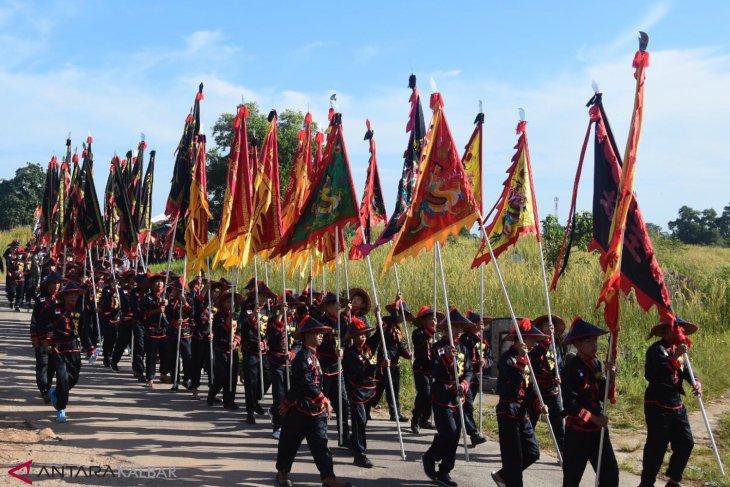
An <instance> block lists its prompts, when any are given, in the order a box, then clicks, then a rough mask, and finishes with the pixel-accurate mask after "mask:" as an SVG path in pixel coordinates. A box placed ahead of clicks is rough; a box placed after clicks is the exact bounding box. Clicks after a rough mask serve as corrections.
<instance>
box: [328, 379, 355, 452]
mask: <svg viewBox="0 0 730 487" xmlns="http://www.w3.org/2000/svg"><path fill="white" fill-rule="evenodd" d="M338 379H340V391H341V397H342V439H343V441H347V437H348V436H350V424H349V419H350V418H349V416H350V411H349V410H350V407H349V406H348V402H349V401H348V400H347V390H346V389H345V387H346V386H345V378H344V377H341V376H337V375H325V376H324V377H322V392H323V393H324V395H325V396H327V398H329V400H330V403H331V404H332V409H334V410H335V413H336V414H337V415H338V416H337V435H338V438H339V435H340V421H339V414H340V402H339V400H338V399H337V380H338Z"/></svg>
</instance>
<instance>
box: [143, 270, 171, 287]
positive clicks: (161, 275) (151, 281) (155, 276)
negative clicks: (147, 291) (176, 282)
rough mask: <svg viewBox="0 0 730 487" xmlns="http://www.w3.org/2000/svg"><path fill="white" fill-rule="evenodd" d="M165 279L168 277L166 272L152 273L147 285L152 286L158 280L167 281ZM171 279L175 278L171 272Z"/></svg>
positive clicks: (146, 282)
mask: <svg viewBox="0 0 730 487" xmlns="http://www.w3.org/2000/svg"><path fill="white" fill-rule="evenodd" d="M165 279H166V276H165V273H164V272H158V273H156V274H152V275H151V276H149V277H148V278H147V280H146V281H145V286H146V287H148V288H151V287H152V286H154V284H155V283H156V282H157V281H160V282H165ZM170 279H173V277H172V274H170Z"/></svg>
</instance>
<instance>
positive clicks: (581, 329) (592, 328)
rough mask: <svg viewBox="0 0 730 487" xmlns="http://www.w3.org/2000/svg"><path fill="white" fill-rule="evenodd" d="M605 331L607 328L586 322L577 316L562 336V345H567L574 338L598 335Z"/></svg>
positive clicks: (580, 338) (603, 333)
mask: <svg viewBox="0 0 730 487" xmlns="http://www.w3.org/2000/svg"><path fill="white" fill-rule="evenodd" d="M606 333H608V330H604V329H603V328H600V327H598V326H596V325H594V324H593V323H588V322H587V321H586V320H584V319H583V318H581V317H580V316H577V317H576V318H575V319H574V320H573V323H572V324H571V325H570V330H569V331H568V334H567V335H565V338H563V345H567V344H568V343H572V342H574V341H576V340H582V339H583V338H592V337H599V336H601V335H605V334H606Z"/></svg>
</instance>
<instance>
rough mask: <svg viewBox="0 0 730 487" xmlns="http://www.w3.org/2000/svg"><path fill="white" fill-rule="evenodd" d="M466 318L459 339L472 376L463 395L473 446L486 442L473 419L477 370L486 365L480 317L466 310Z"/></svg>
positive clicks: (478, 389)
mask: <svg viewBox="0 0 730 487" xmlns="http://www.w3.org/2000/svg"><path fill="white" fill-rule="evenodd" d="M466 319H468V320H469V322H470V323H471V325H470V326H467V327H466V328H465V329H464V334H463V335H461V338H460V339H459V341H460V342H461V343H462V344H463V345H464V346H465V347H466V348H467V350H468V351H469V360H470V361H471V369H472V371H473V372H472V377H471V382H470V383H469V390H467V391H466V396H465V397H464V426H465V427H466V434H467V435H469V438H470V439H471V446H472V447H475V446H477V445H481V444H482V443H486V441H487V439H486V438H485V437H484V435H482V434H481V433H480V432H479V428H478V427H477V422H476V421H475V420H474V398H475V397H478V394H480V393H481V389H480V387H479V371H480V370H481V369H482V367H484V366H485V365H486V361H485V360H484V345H483V343H482V329H483V321H482V317H481V316H479V315H478V314H476V313H474V312H473V311H472V310H469V311H467V312H466Z"/></svg>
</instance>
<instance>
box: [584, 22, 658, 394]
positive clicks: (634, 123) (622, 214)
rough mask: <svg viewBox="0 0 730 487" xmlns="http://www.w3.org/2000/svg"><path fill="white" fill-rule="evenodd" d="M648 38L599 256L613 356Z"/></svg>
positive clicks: (638, 59)
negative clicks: (605, 239)
mask: <svg viewBox="0 0 730 487" xmlns="http://www.w3.org/2000/svg"><path fill="white" fill-rule="evenodd" d="M647 43H648V36H646V34H644V33H642V38H641V42H640V46H639V50H638V51H636V54H635V55H634V60H633V63H632V64H633V67H634V68H635V69H636V71H635V72H634V77H635V78H636V88H635V95H634V109H633V113H632V116H631V125H630V128H629V136H628V138H627V140H626V149H625V152H624V157H623V168H622V170H621V178H620V179H619V183H618V188H617V193H616V204H615V209H614V211H613V216H612V218H611V227H610V230H609V235H608V248H607V249H606V252H605V254H604V255H603V256H602V257H601V267H602V268H603V269H604V275H603V286H602V289H601V294H600V296H599V298H598V305H597V306H598V307H600V305H601V303H604V305H605V307H604V310H603V316H604V320H605V322H606V325H608V327H609V329H610V330H611V332H612V334H613V337H614V340H613V348H614V350H613V353H614V355H613V356H614V357H615V356H616V355H615V352H616V349H617V341H618V333H619V329H620V323H619V297H620V296H619V290H620V289H621V287H622V284H621V281H622V274H621V263H622V261H623V247H624V245H623V244H624V237H625V230H626V222H627V217H628V214H629V209H630V207H631V204H632V202H633V201H634V198H633V196H632V195H633V191H634V175H635V171H636V153H637V151H638V148H639V138H640V136H641V127H642V121H643V112H644V81H645V76H646V74H645V69H646V68H647V67H648V66H649V53H648V52H647V51H646V45H647ZM611 398H612V401H614V400H615V390H613V391H611Z"/></svg>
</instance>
